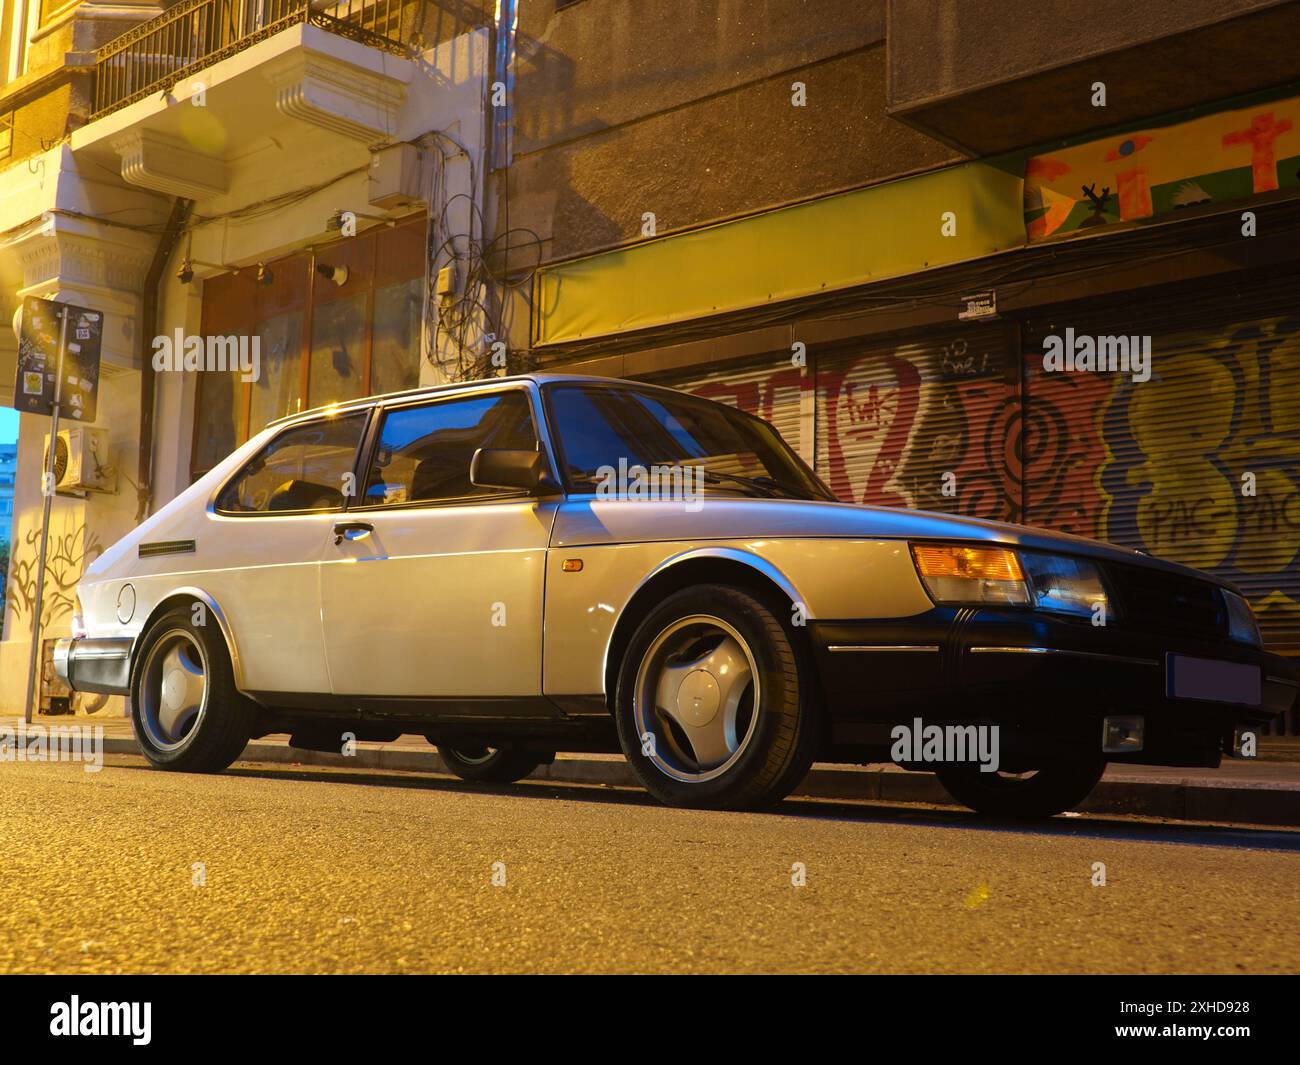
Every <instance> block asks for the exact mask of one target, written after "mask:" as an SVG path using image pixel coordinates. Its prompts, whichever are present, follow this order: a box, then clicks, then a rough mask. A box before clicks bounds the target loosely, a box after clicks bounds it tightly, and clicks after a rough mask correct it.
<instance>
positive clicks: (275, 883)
mask: <svg viewBox="0 0 1300 1065" xmlns="http://www.w3.org/2000/svg"><path fill="white" fill-rule="evenodd" d="M0 847H2V848H3V850H2V852H0V895H2V896H3V898H2V899H0V972H94V973H122V972H178V973H183V972H184V973H188V972H310V973H315V972H407V971H410V972H646V971H649V972H674V973H681V972H717V971H723V972H808V973H815V972H891V973H898V972H991V973H992V972H998V973H1002V972H1035V973H1037V972H1144V973H1165V972H1297V971H1300V832H1286V831H1267V830H1257V829H1248V828H1240V827H1235V828H1197V827H1189V826H1185V825H1174V824H1162V823H1158V822H1151V821H1138V820H1128V819H1121V818H1100V817H1092V818H1090V817H1067V818H1058V819H1056V820H1055V821H1054V822H1052V823H1051V824H1050V825H1048V826H1045V827H1042V828H1034V829H1025V828H1015V829H1011V828H1005V827H997V826H994V825H992V824H989V823H987V822H983V821H981V820H979V819H978V818H977V817H976V816H975V815H973V814H965V813H958V812H954V811H948V810H940V809H925V808H919V807H908V808H902V807H891V806H886V805H879V804H857V803H854V804H848V803H835V802H827V801H816V800H799V801H792V802H787V803H786V804H785V805H784V806H783V807H782V808H781V810H780V811H779V812H777V813H767V814H729V813H709V812H699V811H685V810H669V809H665V808H663V807H660V806H657V805H654V804H652V803H651V802H650V801H649V800H647V799H646V798H645V796H644V795H642V794H641V793H637V792H631V791H618V790H613V789H608V788H588V787H581V786H557V785H553V784H542V783H538V784H532V783H530V784H522V785H517V786H515V787H511V788H501V789H480V788H475V787H473V786H470V785H466V784H462V783H461V782H459V781H452V780H447V779H442V778H435V777H426V776H417V775H410V774H397V773H387V774H379V773H373V772H360V771H350V770H322V769H315V768H313V769H305V768H292V767H269V766H253V765H251V764H240V765H237V766H236V767H235V768H233V769H232V770H230V771H228V772H227V773H225V774H223V775H221V776H218V777H199V776H185V775H178V774H167V773H160V772H157V771H154V770H151V769H148V768H147V767H146V766H145V765H144V763H143V761H142V760H140V759H134V758H128V757H117V758H110V759H109V762H108V764H107V765H106V766H105V767H104V769H103V770H102V771H101V772H99V773H86V772H84V771H83V769H82V768H81V767H80V766H77V765H66V764H64V765H31V764H18V763H7V764H0ZM1096 862H1103V863H1105V866H1106V880H1107V883H1106V886H1104V887H1094V886H1093V884H1092V877H1093V864H1094V863H1096ZM196 863H202V864H201V866H200V865H196ZM495 863H502V864H500V865H496V864H495ZM795 863H802V865H803V868H804V870H805V871H806V884H805V886H801V887H796V886H794V884H793V883H792V877H793V876H794V873H792V868H793V867H794V866H795ZM494 872H495V876H496V879H498V880H499V879H501V873H502V872H504V880H505V882H504V884H503V885H497V884H494V883H493V880H494ZM195 880H203V881H204V882H203V883H201V884H198V885H196V884H195V883H194V881H195Z"/></svg>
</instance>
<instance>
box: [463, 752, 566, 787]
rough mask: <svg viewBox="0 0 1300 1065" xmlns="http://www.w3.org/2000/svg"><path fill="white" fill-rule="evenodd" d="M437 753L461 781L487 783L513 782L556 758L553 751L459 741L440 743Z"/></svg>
mask: <svg viewBox="0 0 1300 1065" xmlns="http://www.w3.org/2000/svg"><path fill="white" fill-rule="evenodd" d="M438 755H439V757H441V758H442V760H443V762H444V764H445V765H446V766H447V768H448V769H449V770H450V771H451V772H452V773H455V774H456V776H458V777H460V778H461V780H477V781H482V782H484V783H489V784H513V783H514V782H515V781H516V780H522V779H523V778H524V777H526V776H528V775H529V774H531V773H532V772H533V770H535V769H536V768H537V767H538V766H542V765H549V764H550V763H551V762H552V761H554V759H555V754H554V752H552V751H546V752H539V751H525V750H521V749H515V748H510V747H480V746H475V745H473V744H461V745H460V746H459V747H448V746H447V745H446V744H439V745H438Z"/></svg>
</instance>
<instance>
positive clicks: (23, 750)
mask: <svg viewBox="0 0 1300 1065" xmlns="http://www.w3.org/2000/svg"><path fill="white" fill-rule="evenodd" d="M0 762H81V763H82V766H83V768H84V769H85V770H86V772H87V773H98V772H99V771H100V770H101V769H103V768H104V726H103V725H94V726H91V725H49V726H46V725H28V724H25V723H24V722H23V720H22V719H21V718H14V719H13V721H3V720H0Z"/></svg>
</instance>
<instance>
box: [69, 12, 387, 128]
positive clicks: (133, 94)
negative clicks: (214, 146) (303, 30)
mask: <svg viewBox="0 0 1300 1065" xmlns="http://www.w3.org/2000/svg"><path fill="white" fill-rule="evenodd" d="M403 6H404V4H403V0H340V2H333V0H183V2H182V3H179V4H177V5H176V6H174V7H172V8H170V9H169V10H167V11H166V12H164V13H163V14H161V15H159V16H158V17H157V18H153V19H150V20H149V21H148V22H143V23H141V24H140V25H139V26H136V27H135V28H134V29H132V30H131V31H129V32H128V33H124V34H122V35H121V36H120V37H117V38H114V39H113V40H112V41H110V42H109V43H108V44H106V45H105V46H104V47H103V48H100V49H99V50H98V52H96V53H95V98H94V108H93V111H92V113H91V119H92V120H94V119H97V118H101V117H103V116H104V115H106V114H109V113H110V112H112V111H116V110H118V109H119V108H122V107H126V106H128V105H129V104H132V103H135V102H136V101H138V100H143V99H145V98H146V97H148V96H151V95H154V94H160V93H162V92H163V91H165V90H168V89H170V88H171V87H172V86H174V85H175V84H176V83H177V82H179V81H181V80H183V79H185V78H188V77H190V76H192V75H193V74H195V73H197V72H198V71H200V70H202V69H204V68H206V67H209V66H212V65H213V64H215V63H219V62H221V61H222V60H223V59H226V58H228V57H230V56H233V55H235V54H236V53H238V52H240V51H243V50H244V49H246V48H249V47H251V46H253V45H254V44H257V43H258V42H260V41H263V40H266V39H267V38H269V37H272V36H274V35H275V34H277V33H280V32H281V31H283V30H285V29H288V28H289V27H291V26H296V25H312V26H317V27H319V28H320V29H323V30H325V31H327V32H328V33H332V34H337V35H339V36H341V37H346V38H349V39H351V40H353V41H357V42H359V43H361V44H364V45H367V46H369V47H371V48H377V49H380V50H382V51H386V52H391V53H393V54H395V55H399V56H406V55H408V54H409V49H408V48H407V46H406V45H404V44H402V42H401V40H400V39H399V38H400V35H401V20H402V9H403Z"/></svg>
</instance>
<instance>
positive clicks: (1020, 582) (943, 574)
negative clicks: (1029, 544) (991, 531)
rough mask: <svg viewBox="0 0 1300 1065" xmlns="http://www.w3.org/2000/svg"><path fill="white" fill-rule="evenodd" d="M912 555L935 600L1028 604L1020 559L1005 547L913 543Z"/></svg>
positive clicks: (943, 601) (937, 601)
mask: <svg viewBox="0 0 1300 1065" xmlns="http://www.w3.org/2000/svg"><path fill="white" fill-rule="evenodd" d="M912 559H913V561H914V562H915V563H916V572H917V573H918V574H919V575H920V578H921V582H922V583H923V584H924V585H925V590H926V591H927V592H929V593H930V598H931V599H933V600H934V601H935V602H936V603H1004V604H1011V605H1014V606H1028V605H1029V589H1028V588H1027V587H1026V585H1025V574H1024V571H1023V570H1022V569H1021V568H1020V559H1018V558H1017V557H1016V553H1015V552H1014V551H1011V550H1008V549H1007V548H1005V547H958V546H956V545H952V544H913V545H912Z"/></svg>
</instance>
